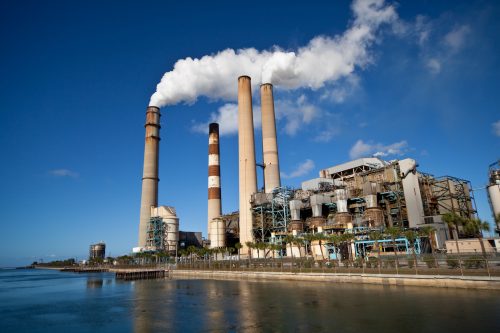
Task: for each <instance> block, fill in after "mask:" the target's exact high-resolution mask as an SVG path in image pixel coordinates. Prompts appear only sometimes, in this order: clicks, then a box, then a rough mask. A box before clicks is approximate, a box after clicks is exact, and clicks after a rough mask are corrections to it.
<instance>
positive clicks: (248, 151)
mask: <svg viewBox="0 0 500 333" xmlns="http://www.w3.org/2000/svg"><path fill="white" fill-rule="evenodd" d="M260 93H261V108H262V153H263V158H264V183H265V192H266V193H271V192H272V191H273V190H274V189H275V188H277V187H280V186H281V182H280V171H279V161H278V143H277V138H276V120H275V114H274V99H273V86H272V85H271V84H269V83H267V84H263V85H261V87H260ZM238 152H239V188H240V192H239V195H240V223H239V227H240V243H241V244H242V245H243V247H244V248H246V245H245V243H246V242H249V241H250V242H251V241H253V234H252V226H253V213H252V210H251V204H250V200H251V196H252V194H254V193H256V192H257V172H256V162H255V141H254V126H253V110H252V89H251V79H250V77H248V76H240V77H239V78H238Z"/></svg>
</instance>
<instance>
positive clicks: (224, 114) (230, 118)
mask: <svg viewBox="0 0 500 333" xmlns="http://www.w3.org/2000/svg"><path fill="white" fill-rule="evenodd" d="M261 120H262V117H261V113H260V107H259V106H254V107H253V123H254V128H260V126H261ZM210 123H218V124H219V134H220V135H221V136H223V135H232V134H237V133H238V104H234V103H227V104H224V105H223V106H221V107H220V108H219V109H218V110H217V112H213V113H212V114H210V118H209V121H208V122H206V123H195V124H194V125H193V126H192V127H191V130H192V131H193V132H197V133H203V134H208V124H210Z"/></svg>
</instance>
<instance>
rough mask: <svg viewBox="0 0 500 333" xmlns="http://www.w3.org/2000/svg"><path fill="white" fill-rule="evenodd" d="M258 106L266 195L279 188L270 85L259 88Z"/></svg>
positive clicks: (274, 123) (271, 88) (276, 142)
mask: <svg viewBox="0 0 500 333" xmlns="http://www.w3.org/2000/svg"><path fill="white" fill-rule="evenodd" d="M260 105H261V108H262V154H263V155H264V156H263V160H264V186H265V191H266V193H271V192H272V191H273V190H274V189H275V188H277V187H280V186H281V181H280V166H279V160H278V140H277V138H276V119H275V115H274V98H273V85H272V84H270V83H265V84H262V85H261V86H260Z"/></svg>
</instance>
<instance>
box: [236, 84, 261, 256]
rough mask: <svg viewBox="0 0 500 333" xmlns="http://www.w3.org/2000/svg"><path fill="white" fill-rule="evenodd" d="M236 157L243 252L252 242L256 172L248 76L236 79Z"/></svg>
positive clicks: (250, 90)
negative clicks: (251, 202) (252, 197)
mask: <svg viewBox="0 0 500 333" xmlns="http://www.w3.org/2000/svg"><path fill="white" fill-rule="evenodd" d="M238 155H239V189H240V193H239V196H240V221H239V227H240V243H241V245H243V251H246V250H247V247H246V244H245V243H246V242H252V241H253V235H252V224H253V214H252V210H251V206H250V198H251V196H252V194H253V193H255V192H257V171H256V169H255V168H256V165H255V141H254V128H253V111H252V89H251V79H250V77H248V76H240V77H239V78H238Z"/></svg>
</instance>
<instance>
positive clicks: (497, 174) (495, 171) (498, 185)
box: [487, 160, 500, 232]
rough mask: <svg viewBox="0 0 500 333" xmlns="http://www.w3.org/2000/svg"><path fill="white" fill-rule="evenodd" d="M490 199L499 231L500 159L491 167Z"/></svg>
mask: <svg viewBox="0 0 500 333" xmlns="http://www.w3.org/2000/svg"><path fill="white" fill-rule="evenodd" d="M487 188H488V199H489V201H490V205H491V212H492V214H493V219H494V220H496V225H497V232H498V231H499V230H500V221H499V217H500V160H499V161H497V162H495V163H493V164H491V165H490V168H489V183H488V186H487Z"/></svg>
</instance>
